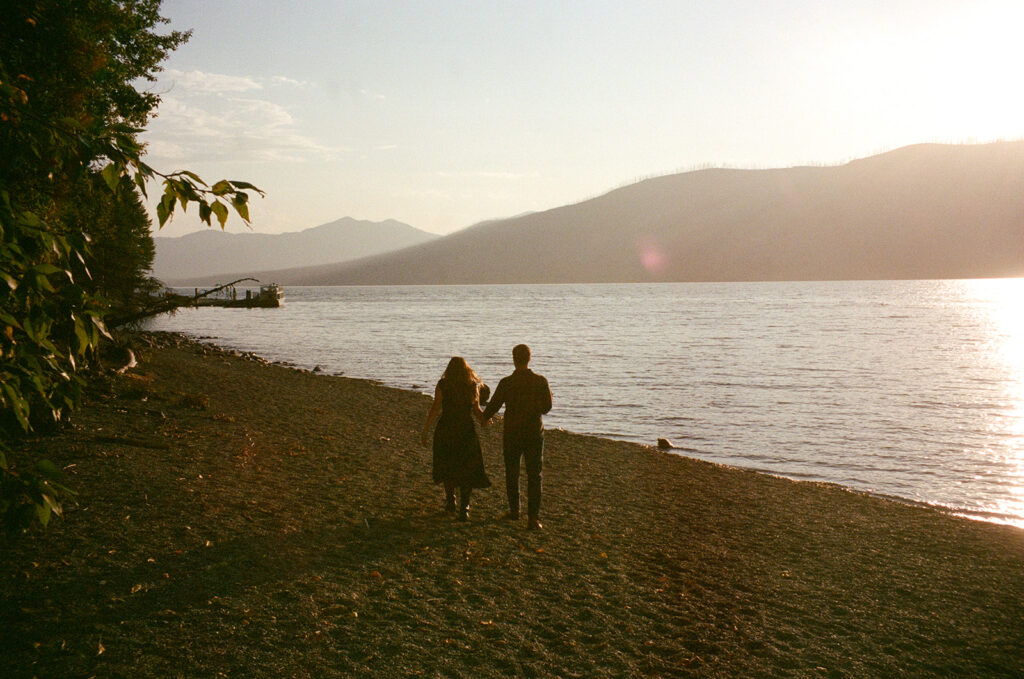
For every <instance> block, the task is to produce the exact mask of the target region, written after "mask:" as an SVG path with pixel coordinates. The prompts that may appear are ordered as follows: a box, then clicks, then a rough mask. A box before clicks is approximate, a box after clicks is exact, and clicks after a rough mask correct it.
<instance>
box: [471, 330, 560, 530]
mask: <svg viewBox="0 0 1024 679" xmlns="http://www.w3.org/2000/svg"><path fill="white" fill-rule="evenodd" d="M512 363H513V364H515V368H516V369H515V372H513V373H512V374H511V375H509V376H508V377H506V378H504V379H502V380H501V382H499V383H498V388H497V389H495V390H494V394H493V395H492V396H491V399H490V402H489V403H488V404H487V408H486V409H485V410H484V412H483V415H481V420H482V421H484V422H486V421H487V420H489V419H490V418H492V417H493V416H494V414H495V413H497V412H498V410H500V409H501V406H502V405H504V406H505V431H504V435H503V438H502V442H503V449H504V453H505V489H506V491H507V492H508V514H506V515H505V517H504V518H507V519H518V518H519V464H520V461H522V460H525V461H526V508H527V516H528V519H529V521H528V523H527V524H526V527H527V528H529V529H532V530H538V529H541V528H543V527H544V526H543V525H541V522H540V519H539V516H540V472H541V466H542V464H543V456H544V424H543V422H542V421H541V415H545V414H547V412H548V411H549V410H551V389H550V388H549V387H548V381H547V380H546V379H544V377H543V376H542V375H538V374H537V373H535V372H533V371H532V370H530V368H529V367H528V365H529V363H530V347H528V346H526V345H525V344H519V345H517V346H516V347H515V348H514V349H512Z"/></svg>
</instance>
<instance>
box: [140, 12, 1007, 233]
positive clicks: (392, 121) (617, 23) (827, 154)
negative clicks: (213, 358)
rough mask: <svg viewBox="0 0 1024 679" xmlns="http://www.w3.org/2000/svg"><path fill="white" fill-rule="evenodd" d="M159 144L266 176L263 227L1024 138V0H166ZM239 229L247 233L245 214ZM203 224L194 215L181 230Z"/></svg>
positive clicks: (528, 207) (568, 197) (496, 209)
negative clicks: (180, 34) (173, 34)
mask: <svg viewBox="0 0 1024 679" xmlns="http://www.w3.org/2000/svg"><path fill="white" fill-rule="evenodd" d="M162 14H163V15H164V16H166V17H168V18H169V19H170V20H171V24H170V28H173V29H178V30H188V29H192V30H193V36H192V39H191V40H190V41H189V42H187V43H186V44H184V45H183V46H182V47H180V48H179V49H178V51H177V52H175V53H173V54H172V55H171V57H170V58H169V59H168V61H167V62H166V63H165V64H164V66H165V71H164V72H163V73H161V74H160V79H159V82H158V83H156V84H155V85H153V90H154V91H157V92H159V93H161V94H162V97H163V103H162V105H161V107H160V109H159V111H158V116H157V118H155V119H154V120H153V121H152V122H151V124H150V125H149V131H148V132H147V133H146V134H145V135H144V137H143V139H144V140H145V141H146V142H148V144H149V154H148V156H147V161H148V162H149V163H150V164H152V165H153V166H154V167H156V168H158V169H160V170H163V171H172V170H177V169H181V168H187V169H191V170H193V171H196V172H198V173H199V174H200V175H201V176H202V177H203V178H204V179H207V180H208V181H213V180H216V179H220V178H228V179H243V180H247V181H251V182H253V183H255V184H256V185H258V186H260V188H262V189H264V190H265V191H266V192H267V194H268V195H267V198H266V199H263V200H255V201H254V203H253V204H252V209H251V211H252V217H253V222H252V224H253V230H254V231H256V232H261V233H280V232H286V231H300V230H303V229H307V228H310V227H313V226H317V225H319V224H323V223H325V222H330V221H333V220H335V219H338V218H341V217H346V216H349V217H353V218H356V219H367V220H372V221H381V220H384V219H397V220H399V221H402V222H406V223H408V224H410V225H412V226H414V227H416V228H419V229H423V230H426V231H431V232H434V233H441V234H445V233H451V232H453V231H457V230H459V229H463V228H465V227H467V226H470V225H472V224H474V223H477V222H479V221H483V220H487V219H495V218H501V217H508V216H512V215H515V214H520V213H523V212H529V211H537V210H546V209H549V208H553V207H557V206H560V205H565V204H569V203H575V202H578V201H580V200H584V199H586V198H588V197H592V196H595V195H599V194H601V193H604V192H606V191H609V190H611V189H613V188H615V187H617V186H622V185H625V184H628V183H631V182H633V181H636V180H638V179H641V178H643V177H648V176H654V175H663V174H669V173H673V172H679V171H685V170H688V169H692V168H695V167H701V166H708V165H713V166H723V165H727V166H738V167H750V168H760V167H788V166H793V165H804V164H828V165H831V164H838V163H841V162H844V161H847V160H850V159H853V158H858V157H863V156H868V155H873V154H875V153H878V152H881V151H886V150H891V149H895V148H898V147H901V146H907V145H910V144H916V143H924V142H939V143H964V142H986V141H993V140H997V139H1019V138H1022V137H1024V92H1022V91H1021V90H1020V89H1019V88H1018V87H1017V83H1016V82H1015V78H1014V73H1015V70H1016V69H1015V65H1016V64H1019V63H1020V62H1021V60H1022V57H1024V54H1022V51H1024V50H1022V48H1021V46H1020V45H1019V42H1018V39H1017V35H1016V32H1017V30H1018V27H1019V26H1020V25H1021V24H1022V23H1024V6H1021V5H1020V3H1018V2H1009V1H1007V0H980V1H975V2H960V1H945V2H943V1H941V0H940V1H935V0H932V1H930V2H923V1H918V0H908V1H903V2H895V3H894V2H858V3H855V6H847V5H846V4H840V3H837V4H836V5H835V6H832V5H831V4H830V3H824V4H823V3H820V2H813V1H812V0H771V1H769V2H764V3H744V2H738V1H735V0H732V1H724V2H720V3H715V4H714V5H713V6H709V7H703V6H700V5H696V4H695V6H683V5H682V4H681V3H676V2H630V3H602V4H596V3H595V4H591V3H562V4H549V3H539V2H525V3H516V4H514V5H513V4H502V3H455V2H447V1H445V2H437V3H431V4H429V5H428V4H421V3H412V2H395V3H386V4H382V3H373V2H330V1H328V0H307V1H306V2H302V3H289V4H281V3H274V2H267V1H266V0H255V1H252V2H245V3H242V2H238V1H237V0H224V1H221V2H217V3H205V2H198V1H197V0H166V1H165V3H164V5H163V9H162ZM229 225H232V228H231V229H230V230H232V231H238V230H244V227H243V226H242V224H241V221H240V220H238V219H232V220H230V221H229ZM200 228H205V227H203V226H202V225H201V223H200V222H199V221H198V219H197V218H196V216H195V214H194V213H193V212H191V211H190V212H189V213H188V214H187V215H182V214H180V213H179V214H178V215H176V217H175V219H174V221H173V222H171V223H169V224H168V225H167V226H165V227H164V229H162V230H161V231H157V232H155V233H156V234H157V235H161V236H177V235H182V234H185V233H190V232H193V231H196V230H199V229H200Z"/></svg>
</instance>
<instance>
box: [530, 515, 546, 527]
mask: <svg viewBox="0 0 1024 679" xmlns="http://www.w3.org/2000/svg"><path fill="white" fill-rule="evenodd" d="M543 528H544V524H543V523H541V522H540V519H538V518H537V517H536V516H531V517H530V520H529V521H527V522H526V530H543Z"/></svg>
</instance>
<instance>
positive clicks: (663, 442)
mask: <svg viewBox="0 0 1024 679" xmlns="http://www.w3.org/2000/svg"><path fill="white" fill-rule="evenodd" d="M658 447H659V448H661V449H662V450H668V449H669V448H675V446H674V445H672V442H671V441H669V440H668V439H658Z"/></svg>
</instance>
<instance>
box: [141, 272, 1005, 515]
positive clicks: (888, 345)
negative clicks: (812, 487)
mask: <svg viewBox="0 0 1024 679" xmlns="http://www.w3.org/2000/svg"><path fill="white" fill-rule="evenodd" d="M285 293H286V300H285V306H284V307H282V308H279V309H220V308H200V309H188V310H182V311H179V312H178V313H177V314H175V315H173V316H167V317H162V318H159V319H155V320H154V321H153V322H152V323H151V324H150V325H149V326H148V327H149V328H151V329H154V330H174V331H180V332H185V333H187V334H190V335H192V336H196V337H202V338H206V339H207V340H209V341H211V342H213V343H216V344H218V345H220V346H223V347H228V348H233V349H238V350H242V351H251V352H255V353H257V354H259V355H261V356H263V357H265V358H267V359H270V360H272V361H280V362H286V363H290V364H294V365H296V366H298V367H302V368H308V369H313V368H315V367H317V366H319V367H320V368H321V369H322V370H323V371H324V372H327V373H334V374H339V373H343V374H345V375H347V376H350V377H363V378H370V379H374V380H377V381H380V382H382V383H384V384H387V385H390V386H395V387H403V388H410V389H416V390H419V391H423V392H425V393H433V385H434V384H435V383H436V381H437V380H438V378H439V377H440V375H441V372H442V371H443V370H444V367H445V365H446V363H447V361H448V359H449V358H450V357H451V356H453V355H461V356H464V357H465V358H466V360H467V361H469V363H470V365H471V366H472V367H473V368H474V369H475V370H476V372H477V373H478V374H479V375H480V376H481V377H482V378H483V379H484V381H485V382H487V383H488V384H490V385H491V386H492V388H493V387H494V386H496V385H497V382H498V380H499V379H500V378H501V377H502V376H504V375H506V374H508V373H509V372H511V368H512V364H511V355H510V354H511V349H512V347H513V346H514V345H515V344H518V343H520V342H525V343H526V344H529V345H530V347H531V349H532V350H533V361H532V362H531V367H532V368H534V370H535V371H537V372H539V373H541V374H543V375H545V376H546V377H547V378H548V381H549V382H550V384H551V389H552V392H553V395H554V403H555V406H554V408H553V410H552V411H551V413H550V415H548V416H547V417H546V418H545V423H546V426H548V427H549V428H552V427H561V428H564V429H568V430H572V431H575V432H580V433H589V434H596V435H600V436H607V437H611V438H616V439H624V440H630V441H637V442H640V443H645V444H649V445H653V444H654V443H655V442H656V440H657V439H658V438H668V439H670V440H671V441H672V442H673V443H674V444H675V445H676V446H677V447H678V448H679V451H678V452H680V453H681V454H684V455H688V456H692V457H696V458H700V459H704V460H709V461H713V462H718V463H723V464H728V465H735V466H739V467H746V468H750V469H756V470H759V471H763V472H768V473H771V474H777V475H782V476H787V477H791V478H796V479H808V480H815V481H828V482H833V483H838V484H841V485H844V486H847V487H850V488H854V489H857V490H864V491H869V492H872V493H876V494H880V495H886V496H892V497H897V498H901V499H905V500H910V501H913V502H923V503H928V504H935V505H940V506H943V507H948V508H952V509H954V510H956V511H957V512H959V513H962V514H964V515H967V516H971V517H975V518H981V519H985V520H990V521H998V522H1005V523H1011V524H1015V525H1018V526H1022V527H1024V279H999V280H940V281H844V282H797V283H663V284H650V285H648V284H621V285H609V284H601V285H489V286H395V287H387V286H377V287H324V288H288V289H286V291H285ZM321 405H322V404H321ZM425 415H426V412H424V416H425Z"/></svg>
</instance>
